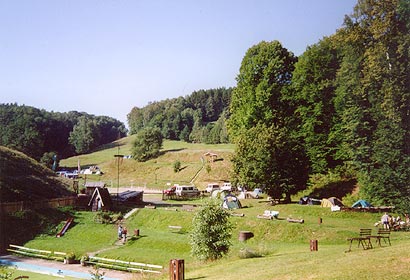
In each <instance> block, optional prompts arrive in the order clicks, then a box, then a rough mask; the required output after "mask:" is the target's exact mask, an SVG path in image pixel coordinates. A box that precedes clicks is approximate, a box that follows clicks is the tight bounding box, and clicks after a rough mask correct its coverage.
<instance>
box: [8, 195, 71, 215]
mask: <svg viewBox="0 0 410 280" xmlns="http://www.w3.org/2000/svg"><path fill="white" fill-rule="evenodd" d="M76 203H77V197H76V196H69V197H60V198H53V199H44V200H36V201H16V202H4V203H0V208H1V211H2V212H3V213H12V212H16V211H23V210H27V209H43V208H57V207H62V206H74V205H76Z"/></svg>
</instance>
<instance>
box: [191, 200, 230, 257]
mask: <svg viewBox="0 0 410 280" xmlns="http://www.w3.org/2000/svg"><path fill="white" fill-rule="evenodd" d="M229 216H230V214H229V213H228V212H227V211H226V210H225V209H223V208H222V207H221V203H220V200H217V199H209V200H206V201H205V203H204V204H203V206H202V207H201V208H200V210H199V211H198V212H197V213H196V214H195V216H194V218H193V222H192V223H193V230H192V232H191V236H190V237H191V250H192V254H193V255H194V256H195V257H197V258H198V259H200V260H203V261H204V260H216V259H219V258H221V257H222V256H223V255H225V254H227V253H228V251H229V247H230V246H231V242H230V238H231V236H232V225H231V222H230V220H229Z"/></svg>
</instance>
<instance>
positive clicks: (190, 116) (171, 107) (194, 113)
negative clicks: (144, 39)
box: [127, 88, 232, 144]
mask: <svg viewBox="0 0 410 280" xmlns="http://www.w3.org/2000/svg"><path fill="white" fill-rule="evenodd" d="M231 92H232V88H228V89H226V88H218V89H209V90H198V91H194V92H193V93H192V94H190V95H189V96H186V97H179V98H174V99H167V100H163V101H158V102H152V103H150V104H148V105H147V106H145V107H143V108H138V107H134V108H133V109H132V110H131V112H130V113H129V114H128V115H127V118H128V125H129V127H130V133H131V134H137V133H138V132H139V131H141V130H143V129H145V128H148V127H156V128H159V129H160V131H161V134H162V136H163V137H164V138H165V139H170V140H182V141H186V142H195V143H199V142H200V143H209V144H218V143H228V142H229V138H228V133H227V129H226V120H227V119H228V118H229V114H228V111H229V104H230V101H231Z"/></svg>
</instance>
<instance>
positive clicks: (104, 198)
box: [88, 187, 112, 211]
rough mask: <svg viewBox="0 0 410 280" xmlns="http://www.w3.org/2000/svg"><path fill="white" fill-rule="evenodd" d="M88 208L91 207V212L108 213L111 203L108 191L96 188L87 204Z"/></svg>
mask: <svg viewBox="0 0 410 280" xmlns="http://www.w3.org/2000/svg"><path fill="white" fill-rule="evenodd" d="M88 207H91V211H110V210H111V207H112V201H111V196H110V193H109V192H108V189H106V188H100V187H96V188H95V189H94V192H93V194H92V195H91V198H90V201H89V202H88Z"/></svg>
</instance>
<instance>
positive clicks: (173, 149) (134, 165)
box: [60, 135, 234, 189]
mask: <svg viewBox="0 0 410 280" xmlns="http://www.w3.org/2000/svg"><path fill="white" fill-rule="evenodd" d="M134 138H135V135H132V136H129V137H125V138H122V139H120V140H118V141H115V142H113V143H111V144H108V145H105V146H102V147H100V148H99V149H98V150H97V151H95V152H93V153H90V154H85V155H80V156H76V157H71V158H68V159H64V160H61V162H60V166H65V167H67V168H71V169H77V164H78V161H80V165H81V167H82V168H85V167H87V166H93V165H98V166H99V167H100V169H101V170H102V171H103V173H104V174H103V175H102V176H95V175H94V176H90V175H87V178H86V179H87V181H88V180H96V181H104V182H106V184H107V185H108V186H117V182H118V177H117V176H118V171H119V177H120V186H146V187H150V188H165V187H166V184H167V183H172V184H174V183H179V184H190V183H193V184H195V185H196V186H197V187H198V188H200V189H205V187H206V185H207V183H208V182H223V181H229V180H230V172H231V166H232V165H231V161H230V158H231V155H232V154H233V152H234V145H232V144H215V145H213V144H194V143H186V142H182V141H170V140H166V141H164V145H163V148H162V150H161V155H160V156H159V157H158V158H156V159H152V160H149V161H147V162H137V161H135V160H133V159H122V160H121V161H120V164H119V165H118V162H117V161H116V159H115V157H114V155H116V154H118V153H119V154H123V155H129V154H131V149H132V142H133V140H134ZM206 152H212V153H216V154H217V155H218V158H217V159H216V160H215V161H214V162H211V163H209V162H207V157H206V156H205V155H204V154H205V153H206ZM176 161H180V162H181V170H180V171H179V172H174V163H175V162H176ZM207 166H209V167H207ZM84 177H85V176H84V175H83V178H82V179H84Z"/></svg>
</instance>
